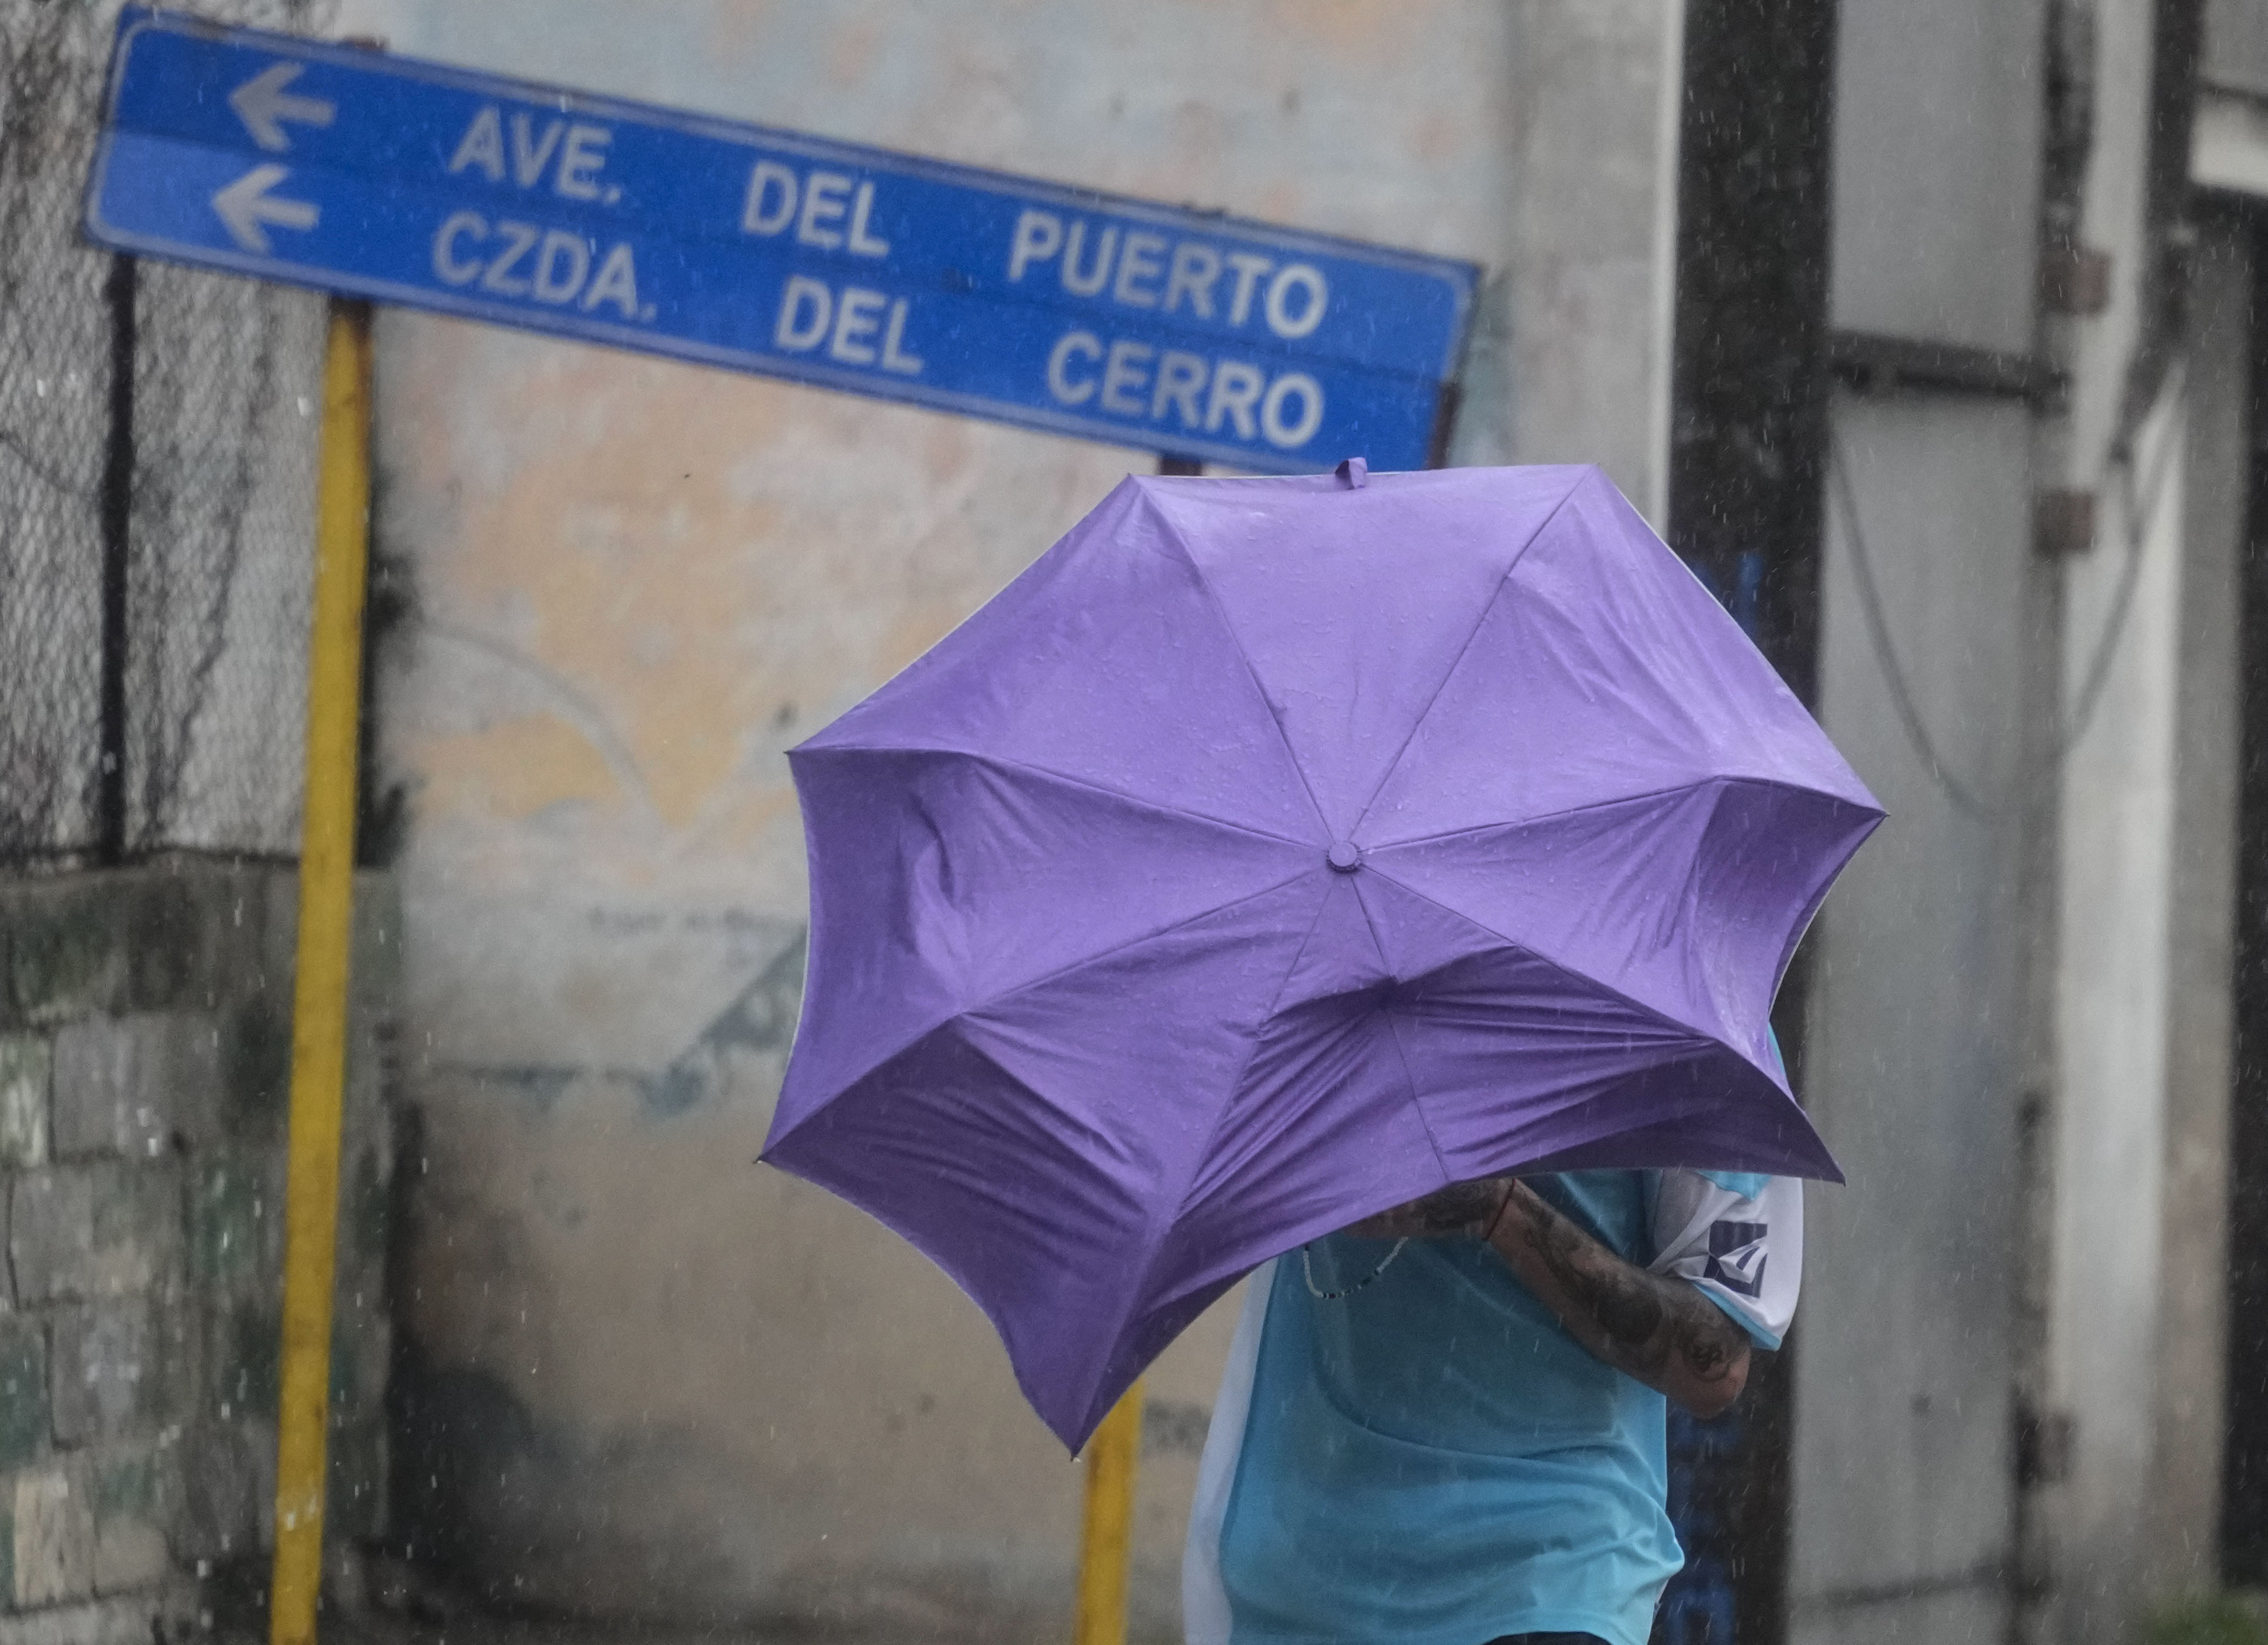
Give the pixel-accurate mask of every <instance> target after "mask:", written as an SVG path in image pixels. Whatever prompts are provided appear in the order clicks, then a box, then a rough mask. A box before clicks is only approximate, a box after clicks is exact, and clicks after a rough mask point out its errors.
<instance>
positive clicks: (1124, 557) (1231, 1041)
mask: <svg viewBox="0 0 2268 1645" xmlns="http://www.w3.org/2000/svg"><path fill="white" fill-rule="evenodd" d="M790 758H791V762H792V766H793V769H794V773H795V780H796V786H797V788H798V790H799V794H800V797H801V800H802V803H803V813H804V822H805V828H806V837H807V841H808V845H809V852H810V862H811V901H812V935H811V953H810V965H809V971H808V976H807V979H806V994H805V1000H804V1007H803V1017H802V1022H801V1024H800V1026H799V1029H798V1032H797V1036H796V1041H795V1047H794V1051H793V1054H792V1058H791V1059H790V1062H789V1066H788V1071H787V1076H786V1081H785V1085H784V1090H783V1092H782V1094H781V1097H780V1103H779V1108H778V1111H777V1117H776V1118H775V1119H774V1121H773V1125H772V1130H771V1135H770V1140H769V1142H768V1143H767V1145H766V1147H765V1153H764V1157H765V1158H766V1159H767V1160H770V1162H773V1163H775V1164H777V1165H779V1166H782V1167H784V1169H788V1170H790V1171H792V1172H795V1173H796V1174H797V1175H799V1176H801V1177H807V1178H809V1179H810V1180H812V1181H813V1182H815V1183H819V1184H823V1185H824V1186H826V1187H828V1188H830V1189H832V1190H834V1191H836V1192H837V1193H839V1194H841V1195H843V1197H845V1198H846V1199H850V1200H851V1201H852V1202H853V1203H854V1204H857V1205H858V1206H862V1207H864V1208H865V1210H866V1211H868V1212H870V1213H872V1214H873V1215H874V1216H876V1217H878V1218H880V1220H881V1221H884V1222H885V1223H887V1224H888V1225H889V1226H890V1227H892V1228H895V1229H897V1230H898V1231H899V1232H900V1233H902V1235H904V1236H906V1238H908V1239H909V1240H911V1241H912V1242H913V1243H915V1244H916V1245H917V1246H918V1247H920V1248H921V1249H922V1250H924V1251H925V1252H927V1253H928V1254H929V1256H930V1257H931V1258H933V1259H934V1260H935V1261H936V1262H937V1263H938V1264H939V1265H940V1266H942V1267H943V1268H944V1269H945V1270H946V1272H947V1273H949V1274H951V1275H952V1276H953V1278H954V1280H957V1281H958V1282H959V1283H960V1285H961V1287H962V1288H963V1289H964V1290H965V1291H967V1292H968V1295H970V1296H971V1297H973V1298H975V1299H976V1302H977V1303H978V1304H979V1305H980V1306H982V1307H983V1309H985V1311H986V1312H987V1313H988V1314H989V1315H990V1317H991V1318H992V1321H993V1323H994V1324H996V1325H997V1326H998V1329H999V1331H1000V1334H1001V1337H1002V1338H1003V1339H1004V1340H1005V1343H1006V1346H1007V1348H1008V1352H1009V1355H1010V1357H1011V1359H1012V1361H1013V1363H1014V1365H1015V1368H1016V1371H1017V1375H1018V1376H1019V1378H1020V1381H1021V1383H1022V1384H1023V1388H1024V1391H1025V1392H1026V1394H1027V1396H1028V1397H1029V1398H1030V1399H1031V1401H1032V1403H1033V1405H1035V1407H1036V1408H1037V1409H1038V1411H1039V1413H1040V1414H1041V1416H1042V1418H1043V1419H1045V1420H1046V1421H1047V1422H1048V1424H1049V1427H1052V1428H1054V1430H1055V1431H1056V1433H1057V1435H1060V1436H1061V1437H1062V1438H1063V1439H1064V1442H1066V1443H1067V1444H1070V1445H1071V1446H1072V1447H1073V1448H1074V1449H1075V1448H1076V1447H1077V1446H1078V1445H1079V1443H1081V1442H1083V1441H1084V1439H1085V1438H1086V1435H1087V1434H1088V1433H1089V1432H1091V1431H1092V1429H1093V1428H1094V1425H1095V1424H1096V1423H1097V1422H1099V1421H1100V1420H1101V1418H1102V1416H1103V1415H1104V1413H1107V1412H1108V1410H1109V1408H1110V1406H1111V1405H1112V1404H1113V1403H1114V1402H1115V1401H1116V1399H1117V1398H1118V1396H1119V1395H1120V1394H1121V1393H1122V1392H1123V1391H1124V1390H1125V1389H1126V1387H1127V1386H1128V1385H1129V1384H1130V1383H1131V1382H1132V1381H1133V1379H1134V1378H1135V1377H1136V1376H1138V1375H1139V1374H1140V1372H1141V1370H1142V1368H1143V1367H1144V1366H1145V1365H1146V1364H1147V1363H1148V1362H1149V1361H1150V1360H1151V1359H1152V1358H1153V1357H1154V1356H1155V1355H1156V1354H1157V1353H1158V1351H1159V1350H1160V1348H1162V1347H1163V1346H1165V1345H1166V1344H1167V1342H1169V1341H1170V1340H1172V1339H1173V1338H1174V1336H1175V1334H1176V1333H1177V1332H1179V1331H1181V1329H1182V1327H1183V1326H1184V1325H1185V1324H1188V1323H1189V1321H1190V1320H1191V1319H1193V1318H1195V1317H1196V1316H1197V1314H1198V1313H1199V1312H1201V1311H1202V1310H1203V1309H1204V1308H1205V1306H1206V1305H1207V1304H1208V1303H1210V1302H1211V1301H1212V1300H1213V1299H1214V1298H1215V1297H1217V1296H1218V1295H1219V1294H1220V1293H1221V1292H1222V1291H1223V1290H1224V1289H1226V1287H1228V1286H1229V1285H1231V1284H1233V1282H1234V1281H1235V1280H1236V1279H1237V1278H1238V1277H1239V1276H1240V1275H1241V1274H1243V1273H1244V1272H1247V1271H1248V1270H1249V1269H1251V1268H1252V1267H1254V1266H1255V1265H1257V1264H1259V1263H1261V1262H1263V1261H1265V1260H1266V1259H1267V1258H1270V1257H1273V1256H1276V1255H1278V1253H1280V1252H1282V1251H1285V1250H1289V1249H1291V1248H1292V1246H1294V1245H1297V1244H1299V1243H1301V1242H1303V1241H1305V1240H1307V1239H1311V1238H1314V1237H1315V1236H1319V1235H1321V1234H1323V1233H1325V1232H1328V1231H1329V1230H1331V1229H1334V1228H1341V1227H1344V1225H1345V1224H1347V1223H1349V1222H1351V1221H1355V1220H1357V1219H1358V1218H1360V1217H1363V1216H1366V1215H1368V1214H1371V1213H1375V1212H1378V1211H1381V1210H1384V1209H1386V1208H1388V1207H1389V1206H1395V1205H1397V1204H1400V1203H1402V1202H1403V1201H1405V1200H1408V1199H1414V1198H1416V1197H1418V1196H1419V1195H1421V1194H1425V1193H1428V1192H1431V1191H1432V1190H1434V1189H1437V1188H1440V1187H1441V1186H1443V1185H1444V1184H1448V1183H1452V1182H1456V1181H1461V1180H1463V1179H1466V1178H1469V1177H1481V1176H1486V1175H1490V1174H1493V1173H1496V1172H1501V1171H1508V1170H1513V1169H1522V1170H1559V1169H1579V1168H1586V1167H1599V1166H1626V1167H1639V1166H1669V1165H1689V1166H1697V1167H1705V1168H1713V1169H1731V1170H1744V1171H1768V1172H1777V1173H1783V1174H1793V1175H1800V1176H1807V1177H1837V1175H1838V1173H1837V1170H1836V1168H1835V1164H1834V1162H1833V1160H1832V1159H1831V1158H1830V1156H1829V1154H1828V1152H1827V1150H1826V1148H1825V1147H1824V1146H1823V1144H1822V1143H1821V1141H1820V1140H1819V1138H1818V1136H1817V1134H1816V1133H1815V1132H1814V1131H1813V1130H1812V1127H1811V1125H1810V1124H1809V1122H1808V1121H1807V1120H1806V1119H1805V1118H1804V1116H1803V1113H1802V1111H1801V1110H1800V1109H1799V1108H1798V1107H1797V1106H1796V1104H1795V1102H1794V1100H1793V1097H1792V1096H1791V1095H1789V1093H1788V1090H1787V1088H1786V1082H1785V1080H1784V1077H1783V1075H1782V1074H1781V1073H1780V1071H1779V1067H1778V1061H1777V1059H1776V1058H1775V1057H1774V1055H1773V1053H1772V1051H1771V1044H1770V1041H1769V1037H1768V1032H1767V1027H1766V1015H1767V1012H1768V1010H1769V1008H1770V1006H1771V999H1772V994H1773V992H1774V990H1775V989H1776V987H1777V986H1778V981H1779V977H1780V974H1781V971H1782V970H1784V969H1785V967H1786V963H1787V961H1788V958H1789V955H1791V953H1792V952H1793V948H1794V946H1795V943H1796V941H1797V939H1798V938H1799V937H1800V935H1801V933H1802V931H1803V928H1804V926H1805V925H1806V923H1807V922H1808V920H1809V919H1810V918H1811V915H1812V913H1813V911H1815V909H1816V908H1817V907H1818V905H1819V903H1820V899H1821V898H1822V897H1823V896H1824V895H1825V894H1826V891H1827V888H1828V885H1829V883H1830V882H1831V881H1832V880H1833V879H1834V877H1835V875H1836V874H1837V871H1839V870H1840V868H1841V867H1842V866H1843V864H1844V863H1845V861H1846V860H1847V859H1849V857H1850V855H1851V853H1852V852H1853V851H1855V850H1856V849H1857V848H1858V846H1859V843H1860V842H1861V841H1862V840H1863V839H1864V838H1865V837H1866V836H1867V833H1868V832H1870V831H1871V830H1873V829H1874V826H1875V824H1876V823H1877V822H1880V821H1881V810H1880V808H1878V807H1877V806H1876V805H1875V803H1874V799H1873V797H1872V796H1871V795H1869V794H1868V793H1867V790H1866V789H1865V787H1864V786H1862V785H1861V784H1860V783H1859V780H1858V778H1857V777H1856V776H1855V775H1854V774H1853V773H1852V771H1851V769H1850V768H1849V766H1847V765H1846V764H1845V763H1844V761H1843V760H1842V758H1841V756H1838V755H1837V753H1836V751H1835V749H1833V747H1832V746H1830V743H1829V742H1828V741H1827V739H1826V737H1825V735H1824V734H1823V733H1822V732H1821V731H1820V729H1819V727H1817V726H1816V725H1815V724H1814V723H1813V721H1812V719H1811V718H1810V716H1809V715H1808V714H1807V713H1806V712H1804V710H1803V707H1802V705H1801V704H1799V703H1798V702H1797V701H1796V699H1795V698H1794V697H1793V695H1791V694H1790V693H1789V691H1788V690H1787V689H1786V687H1785V686H1784V685H1782V684H1781V683H1780V681H1779V678H1778V675H1776V674H1774V672H1773V671H1772V669H1771V667H1770V665H1768V664H1767V663H1766V662H1765V661H1764V658H1763V657H1762V656H1760V655H1759V654H1758V653H1757V652H1756V649H1755V647H1754V646H1752V645H1749V642H1748V640H1747V639H1746V638H1744V637H1743V636H1742V633H1741V632H1740V631H1739V629H1738V628H1737V627H1736V626H1735V625H1734V623H1733V622H1732V620H1731V619H1730V618H1729V617H1727V616H1726V615H1725V613H1724V611H1723V610H1722V609H1720V608H1719V606H1718V605H1717V603H1716V602H1715V601H1713V600H1712V598H1711V597H1710V596H1709V594H1707V592H1706V591H1705V590H1704V589H1703V588H1702V587H1701V586H1700V585H1699V584H1698V583H1697V582H1696V581H1695V580H1694V579H1693V577H1692V575H1691V574H1690V572H1687V571H1686V570H1685V568H1684V567H1683V564H1681V563H1680V562H1679V561H1678V560H1677V558H1676V557H1675V556H1674V555H1672V554H1671V553H1670V551H1669V550H1668V549H1667V548H1666V547H1664V546H1663V544H1662V543H1661V540H1660V539H1659V538H1657V537H1656V536H1655V535H1653V532H1652V530H1650V529H1649V528H1648V527H1647V526H1646V522H1645V521H1644V520H1641V519H1640V518H1639V517H1638V514H1637V513H1636V512H1635V511H1634V510H1633V509H1632V508H1631V506H1630V505H1629V504H1628V503H1626V502H1625V501H1624V499H1623V498H1622V496H1621V494H1620V493H1618V492H1617V491H1616V490H1615V489H1614V487H1613V485H1612V484H1611V483H1609V482H1608V480H1607V479H1606V477H1605V476H1603V475H1602V474H1601V473H1600V472H1599V471H1598V470H1597V469H1595V468H1493V469H1479V468H1464V469H1448V470H1441V471H1436V472H1429V473H1422V474H1394V475H1377V476H1369V477H1368V479H1367V483H1364V476H1362V475H1361V473H1360V472H1359V466H1356V467H1354V468H1353V471H1352V472H1351V473H1350V474H1348V475H1347V476H1344V477H1341V478H1334V477H1331V476H1315V477H1312V478H1294V479H1257V480H1229V479H1130V480H1128V481H1126V482H1125V483H1123V484H1122V485H1120V486H1119V487H1118V488H1117V490H1116V491H1113V492H1112V493H1111V494H1110V496H1109V497H1108V498H1107V499H1106V500H1105V501H1104V502H1103V503H1102V505H1101V506H1100V507H1098V508H1097V509H1096V510H1095V511H1094V513H1092V514H1090V515H1089V516H1088V517H1087V518H1086V520H1083V521H1082V522H1081V523H1080V524H1079V526H1078V527H1076V528H1075V529H1073V530H1072V531H1071V534H1070V535H1068V536H1066V537H1064V539H1063V541H1062V542H1058V543H1057V545H1056V546H1055V547H1054V548H1053V549H1052V550H1049V552H1048V553H1047V554H1046V555H1045V556H1043V557H1042V558H1041V559H1040V560H1039V561H1038V562H1037V563H1036V564H1034V565H1033V566H1032V568H1031V569H1030V570H1029V571H1027V572H1025V573H1024V575H1022V576H1021V577H1020V578H1018V579H1016V580H1015V581H1014V582H1013V583H1012V584H1011V585H1009V586H1008V587H1007V588H1006V589H1005V591H1003V592H1002V593H1001V594H999V596H998V598H996V599H995V600H993V601H991V602H990V604H989V605H987V606H986V607H984V609H983V610H981V611H979V612H978V613H977V614H976V616H973V617H971V618H970V619H969V620H968V622H967V623H964V624H963V625H962V626H961V628H960V629H959V630H957V631H954V633H953V634H952V635H950V636H949V637H947V638H946V639H945V640H944V641H942V642H941V643H939V645H937V646H936V647H935V648H934V649H933V650H932V651H931V652H930V653H928V654H927V655H925V656H924V657H923V658H921V659H920V660H918V661H917V662H915V663H914V664H913V665H912V666H911V667H909V668H907V669H906V670H905V671H904V672H903V673H902V674H901V675H898V676H897V678H895V680H893V681H891V682H889V683H888V684H887V685H886V686H884V687H883V688H882V689H881V690H879V691H877V692H876V693H875V694H874V695H873V697H869V698H868V699H867V700H866V701H865V702H864V703H861V704H858V706H857V707H856V708H853V709H852V710H851V711H850V712H848V713H846V714H844V715H843V717H842V718H841V719H838V720H836V722H835V723H834V724H833V725H832V726H830V727H828V728H827V729H826V730H825V731H823V732H821V733H820V734H819V735H817V736H815V737H814V738H813V739H812V740H811V741H808V742H806V743H805V744H803V745H802V746H801V747H800V748H799V749H795V750H794V751H793V753H792V755H791V756H790Z"/></svg>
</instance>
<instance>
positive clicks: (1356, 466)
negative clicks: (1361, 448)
mask: <svg viewBox="0 0 2268 1645" xmlns="http://www.w3.org/2000/svg"><path fill="white" fill-rule="evenodd" d="M1338 476H1339V480H1340V483H1342V484H1344V486H1345V487H1346V489H1347V490H1348V491H1360V490H1362V488H1363V487H1364V486H1366V485H1368V484H1369V483H1370V465H1369V464H1368V463H1366V462H1365V461H1363V460H1362V459H1361V458H1359V457H1344V458H1341V459H1340V460H1339V467H1338Z"/></svg>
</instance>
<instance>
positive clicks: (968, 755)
mask: <svg viewBox="0 0 2268 1645" xmlns="http://www.w3.org/2000/svg"><path fill="white" fill-rule="evenodd" d="M817 752H818V753H820V754H822V755H827V754H948V755H951V756H953V757H954V758H955V759H961V760H968V761H971V762H973V763H976V764H978V765H990V766H991V767H992V768H993V769H995V770H996V771H1021V772H1024V773H1025V774H1027V775H1028V776H1032V777H1039V778H1045V779H1046V780H1048V781H1049V782H1056V783H1061V784H1063V785H1064V786H1065V787H1067V788H1084V789H1086V791H1087V792H1088V793H1096V794H1101V795H1103V796H1105V797H1106V798H1108V799H1111V800H1123V801H1124V802H1125V803H1126V804H1128V805H1131V806H1140V807H1142V808H1145V810H1150V811H1155V812H1158V813H1159V814H1160V815H1165V816H1171V817H1180V818H1181V819H1182V820H1183V821H1184V822H1202V823H1205V824H1208V825H1210V826H1211V827H1213V828H1221V829H1229V830H1233V831H1234V832H1236V833H1239V834H1249V835H1250V836H1252V837H1253V838H1255V839H1265V840H1273V841H1275V842H1276V843H1277V844H1278V845H1295V846H1300V847H1301V848H1305V847H1307V845H1308V844H1309V842H1308V841H1306V840H1301V839H1293V838H1292V837H1291V836H1290V835H1288V834H1278V833H1273V832H1271V831H1270V830H1267V829H1263V828H1255V827H1253V826H1252V824H1250V823H1249V822H1235V821H1233V820H1232V819H1230V818H1228V817H1217V816H1213V815H1209V814H1208V813H1206V812H1203V811H1192V810H1190V809H1189V808H1188V807H1187V806H1178V805H1171V804H1168V803H1167V801H1165V800H1152V799H1151V798H1150V797H1149V796H1148V795H1146V794H1138V793H1129V792H1128V791H1127V790H1125V789H1123V788H1113V787H1111V786H1109V785H1108V783H1098V782H1096V781H1095V780H1094V778H1087V777H1078V776H1074V775H1073V774H1071V772H1069V771H1057V770H1056V769H1055V768H1054V767H1053V766H1051V765H1037V764H1035V763H1032V762H1031V761H1029V760H1012V759H1009V758H1007V757H1005V756H1002V755H998V754H984V753H980V752H979V751H977V750H976V749H956V748H899V747H895V746H894V745H891V744H887V743H878V742H851V743H841V744H837V745H836V746H835V747H832V748H828V749H819V750H817Z"/></svg>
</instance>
